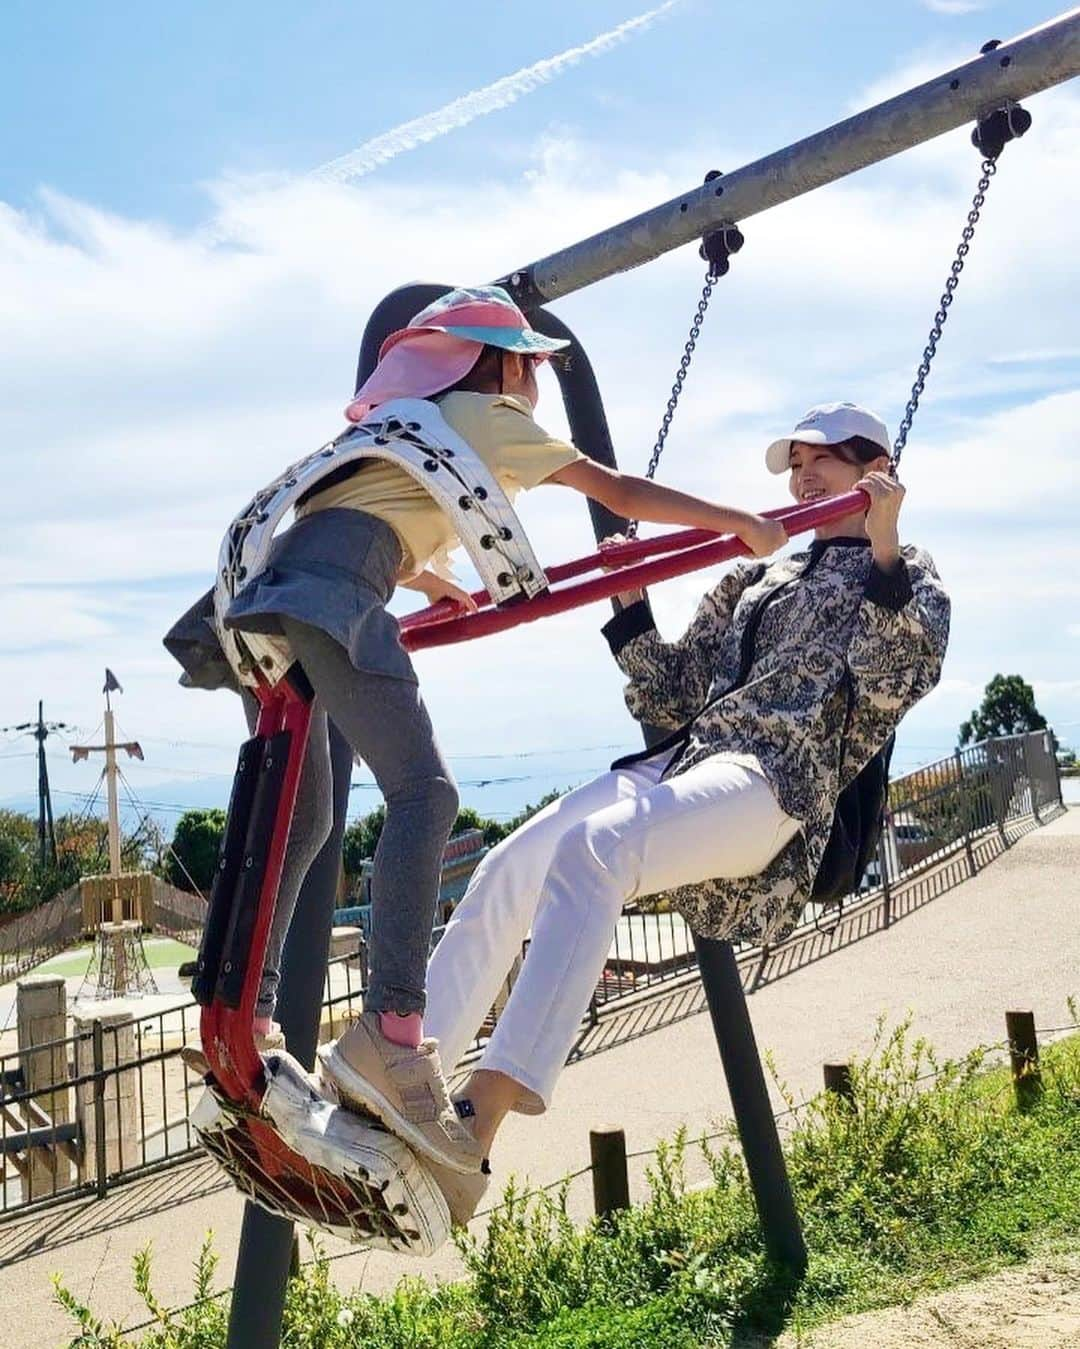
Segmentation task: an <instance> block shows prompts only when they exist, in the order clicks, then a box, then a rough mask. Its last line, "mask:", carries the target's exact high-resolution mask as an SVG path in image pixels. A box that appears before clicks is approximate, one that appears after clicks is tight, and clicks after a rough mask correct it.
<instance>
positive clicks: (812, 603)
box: [427, 403, 949, 1222]
mask: <svg viewBox="0 0 1080 1349" xmlns="http://www.w3.org/2000/svg"><path fill="white" fill-rule="evenodd" d="M888 455H889V438H888V434H887V432H886V429H885V426H884V424H883V423H882V422H881V421H880V420H879V419H878V418H877V417H875V416H874V415H873V414H872V413H870V412H867V411H865V410H864V409H862V408H858V407H856V406H854V405H853V404H850V403H839V404H830V405H827V406H823V407H818V408H814V409H812V410H811V411H810V412H809V413H808V414H807V415H806V417H804V418H803V419H802V421H800V422H799V424H798V425H797V426H796V428H795V430H794V431H793V432H792V434H791V435H790V436H786V437H784V438H782V439H780V440H776V441H774V442H773V443H772V444H771V445H770V446H769V448H768V450H767V452H766V463H767V466H768V467H769V469H770V470H771V471H772V472H773V473H782V472H788V473H789V485H790V490H791V493H792V495H793V496H794V497H795V499H796V500H797V501H800V502H810V501H815V500H818V499H821V498H825V497H830V496H836V495H838V494H841V493H844V492H847V491H850V490H851V489H852V488H853V487H855V486H856V485H858V486H859V487H860V488H862V489H863V491H864V492H865V493H866V495H867V497H868V499H869V509H868V510H867V511H866V514H865V516H864V515H861V514H859V515H854V516H851V517H850V518H847V519H844V520H842V521H840V522H839V523H836V524H832V525H826V526H823V527H822V528H821V529H819V530H818V531H817V535H816V537H815V539H814V541H813V543H812V544H811V545H810V547H809V549H808V550H806V551H805V552H801V553H796V554H794V555H793V556H789V557H785V558H781V559H779V560H777V561H774V562H772V563H770V564H769V565H768V566H765V567H762V566H760V565H759V566H753V565H747V564H743V565H740V566H737V567H735V568H734V569H733V570H732V571H730V572H729V573H728V574H727V575H726V576H725V577H724V578H723V580H722V581H721V582H720V584H719V585H717V586H716V587H715V588H714V589H713V590H711V591H710V592H709V593H708V594H706V596H705V597H704V599H703V600H702V601H701V603H700V605H699V607H698V610H697V613H696V614H695V616H694V618H693V620H692V621H691V624H690V626H689V628H688V629H687V631H686V633H685V634H684V636H683V637H682V638H681V639H680V640H679V641H677V642H673V643H667V642H664V641H663V639H662V638H661V637H660V636H659V634H658V633H657V631H656V628H655V625H654V623H653V620H652V616H651V613H650V611H649V607H648V603H647V601H646V600H645V597H644V595H643V594H642V593H641V592H635V593H631V594H626V595H623V596H621V597H620V599H621V601H622V604H623V607H622V608H621V611H620V612H619V613H617V614H616V616H615V617H614V618H613V619H612V620H611V621H610V622H609V623H608V624H607V625H606V626H605V629H604V631H605V635H606V636H607V639H608V642H609V643H610V645H611V649H612V651H613V653H614V655H615V658H616V660H617V661H618V663H619V665H620V667H621V669H622V670H623V672H624V673H625V674H626V675H627V677H628V680H629V682H628V684H627V686H626V701H627V706H628V707H629V709H630V712H631V713H632V714H633V716H634V717H636V718H637V719H638V720H639V721H642V722H645V723H648V724H651V725H653V726H659V727H664V728H668V729H670V730H671V731H672V734H671V735H669V737H668V738H667V740H666V741H664V742H663V743H662V744H661V745H660V746H654V748H653V749H651V750H649V751H645V752H643V753H640V754H637V755H632V756H630V757H628V758H626V759H623V760H620V761H619V762H618V763H616V764H615V765H613V767H612V769H611V771H610V772H608V773H606V774H604V775H603V776H601V777H599V778H597V779H595V780H594V781H592V782H590V783H587V784H585V785H584V786H582V787H579V788H578V789H577V790H576V791H573V792H571V793H570V794H569V795H567V796H565V797H563V798H562V799H561V800H559V801H557V802H554V803H552V804H551V805H550V806H548V807H547V808H546V809H545V810H543V811H541V812H540V813H539V814H537V815H536V816H534V817H533V818H532V819H531V820H529V821H528V822H527V823H526V824H524V825H523V826H522V827H521V829H519V830H517V831H516V832H515V833H514V834H513V835H512V836H511V837H510V838H508V839H506V840H505V841H504V842H503V843H501V844H500V845H499V846H498V847H497V848H495V849H493V850H492V852H490V853H489V854H488V855H487V857H485V859H484V860H483V862H482V863H481V864H480V866H479V867H478V868H477V871H476V873H475V874H474V876H473V878H472V882H471V884H470V886H469V889H468V891H467V892H466V895H465V897H464V898H463V899H462V901H461V903H460V904H459V905H458V907H457V909H456V910H455V912H454V915H453V917H452V919H451V921H450V922H449V924H448V925H447V928H446V931H445V933H444V934H443V937H442V939H441V941H440V942H439V945H438V946H437V947H436V949H435V952H434V955H433V956H432V959H431V963H430V966H429V969H428V999H429V1001H428V1013H427V1025H428V1029H429V1031H430V1033H431V1034H432V1035H433V1036H436V1037H437V1038H438V1040H439V1042H440V1046H441V1050H442V1054H443V1058H444V1061H445V1062H447V1063H451V1064H452V1063H455V1062H457V1061H458V1059H459V1058H460V1057H461V1054H462V1053H463V1052H464V1050H465V1049H466V1047H467V1045H468V1043H469V1041H470V1039H471V1037H472V1036H473V1035H474V1034H475V1033H476V1029H477V1027H478V1026H479V1024H480V1023H481V1021H482V1020H483V1018H484V1016H485V1015H486V1013H487V1011H488V1009H489V1008H490V1006H491V1005H492V1003H493V1002H494V1000H495V997H496V995H497V993H498V991H499V989H500V986H501V985H502V983H503V981H504V980H505V978H506V976H507V972H508V971H509V969H510V967H511V965H512V963H513V962H514V960H515V959H516V958H517V957H518V956H519V955H520V953H521V948H522V943H523V941H524V939H525V938H526V936H527V935H528V933H529V930H530V928H531V931H532V939H531V942H530V944H529V948H528V953H527V955H526V957H525V961H524V964H523V966H522V969H521V973H520V974H519V976H518V978H517V981H516V983H515V984H514V988H513V991H512V993H511V995H510V998H509V1001H508V1002H507V1004H506V1006H505V1007H504V1008H503V1010H502V1012H501V1014H500V1016H499V1020H498V1023H497V1025H496V1027H495V1031H494V1033H493V1035H492V1037H491V1039H490V1040H489V1042H488V1045H487V1048H486V1050H485V1053H484V1056H483V1058H482V1060H481V1062H480V1066H479V1068H478V1069H477V1070H476V1071H475V1072H473V1074H472V1075H471V1077H470V1078H469V1080H468V1082H467V1083H466V1084H465V1086H464V1088H463V1089H462V1091H461V1093H460V1094H459V1096H458V1099H457V1101H456V1107H457V1109H458V1113H459V1114H460V1115H461V1116H462V1118H463V1119H464V1120H465V1121H466V1123H467V1126H468V1127H469V1129H470V1131H471V1132H472V1133H473V1135H474V1136H475V1138H476V1140H477V1143H478V1145H479V1147H480V1149H481V1150H482V1151H483V1152H484V1154H485V1156H486V1155H487V1153H488V1152H489V1151H490V1148H491V1144H492V1142H493V1140H494V1138H495V1135H496V1133H497V1132H498V1129H499V1126H500V1125H501V1123H502V1120H503V1118H504V1117H505V1115H506V1114H507V1113H508V1112H509V1111H510V1110H517V1111H520V1112H522V1113H525V1114H539V1113H541V1112H542V1111H544V1110H545V1109H546V1108H547V1106H548V1104H549V1102H550V1099H551V1093H552V1089H553V1087H554V1084H555V1080H556V1078H557V1077H558V1074H559V1072H560V1071H561V1069H562V1066H563V1064H564V1062H565V1060H566V1055H567V1052H568V1050H569V1048H570V1045H571V1043H572V1040H573V1037H574V1035H575V1033H576V1031H577V1028H578V1026H579V1024H580V1021H581V1017H582V1015H583V1014H584V1012H585V1009H586V1007H587V1005H588V1001H589V998H590V996H591V994H592V991H593V989H594V988H595V987H596V983H597V980H598V979H599V977H600V974H601V972H602V970H603V966H604V963H605V961H606V959H607V954H608V950H609V947H610V942H611V938H612V932H613V929H614V927H615V924H616V922H617V920H618V917H619V914H620V912H621V911H622V907H623V905H624V904H625V903H626V902H627V901H629V900H634V899H641V898H644V897H645V896H646V895H650V894H655V893H657V892H660V891H667V892H671V893H672V894H673V896H674V899H675V901H676V903H677V904H678V906H679V908H680V910H681V911H682V913H683V914H684V915H685V916H686V918H687V920H688V921H689V923H690V925H691V926H692V927H693V929H694V930H695V931H696V932H698V933H700V934H701V935H704V936H711V937H723V938H729V939H749V940H754V941H770V942H775V941H778V940H780V939H781V938H782V937H784V936H785V935H786V934H787V933H788V932H789V931H790V930H791V929H792V928H793V927H794V925H795V923H796V922H797V920H798V918H799V915H800V913H801V911H802V909H803V906H804V905H805V903H806V901H807V899H808V898H809V895H810V891H811V887H812V885H813V881H814V877H815V874H816V872H817V869H818V865H819V863H820V861H821V858H822V856H823V854H824V851H825V845H826V843H827V841H828V838H829V833H830V829H831V825H832V819H833V812H834V807H835V803H836V800H837V797H838V795H839V793H840V790H841V788H842V787H843V786H844V785H845V784H846V783H847V782H849V781H850V780H851V779H852V778H853V777H854V776H855V775H856V774H857V773H858V772H859V770H860V769H861V768H862V767H863V765H864V764H865V763H866V762H867V761H868V760H869V759H870V758H871V757H872V756H873V755H874V754H875V753H876V752H877V750H878V749H880V748H881V746H882V745H883V744H884V743H885V741H886V740H887V739H888V737H889V735H890V734H891V733H892V731H893V729H894V728H895V726H896V724H897V723H898V721H899V720H900V718H901V717H902V716H903V715H904V713H905V712H906V711H907V710H908V709H909V708H910V707H911V706H912V705H913V704H914V703H915V702H917V701H918V700H919V699H920V698H921V697H923V696H924V695H925V694H926V693H927V692H929V690H930V689H931V688H932V687H933V686H934V684H935V683H936V682H937V680H938V677H939V675H940V671H941V663H942V659H943V657H944V654H945V647H946V642H947V638H948V625H949V601H948V597H947V596H946V594H945V592H944V590H943V588H942V586H941V583H940V581H939V579H938V577H937V573H936V572H935V570H934V566H933V562H932V561H931V559H930V557H929V556H928V554H926V553H925V552H922V551H921V550H919V549H917V548H912V547H906V546H905V547H901V545H900V542H899V535H898V527H897V520H898V515H899V511H900V506H901V503H902V502H903V499H904V489H903V487H901V485H900V484H899V483H898V482H896V481H895V480H894V479H893V478H892V477H891V476H890V472H889V457H888ZM443 1179H445V1178H443ZM485 1184H486V1177H485V1176H474V1177H462V1178H457V1179H452V1180H451V1183H449V1184H445V1183H444V1185H443V1188H444V1191H445V1192H446V1195H447V1199H448V1201H449V1202H450V1207H451V1212H452V1214H453V1216H454V1217H455V1219H456V1220H457V1221H459V1222H464V1221H466V1220H467V1218H468V1217H469V1216H470V1215H471V1213H472V1211H473V1210H474V1209H475V1207H476V1203H477V1202H478V1201H479V1198H480V1195H481V1194H482V1192H483V1188H484V1185H485Z"/></svg>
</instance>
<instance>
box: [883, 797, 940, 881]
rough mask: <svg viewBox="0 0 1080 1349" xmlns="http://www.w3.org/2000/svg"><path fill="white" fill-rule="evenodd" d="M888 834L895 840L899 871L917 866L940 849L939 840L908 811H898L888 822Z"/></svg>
mask: <svg viewBox="0 0 1080 1349" xmlns="http://www.w3.org/2000/svg"><path fill="white" fill-rule="evenodd" d="M889 832H890V834H891V835H892V837H893V838H894V839H895V844H894V847H895V849H896V858H897V861H898V863H899V865H900V870H901V871H906V870H907V869H908V867H913V866H917V865H918V864H919V863H920V862H921V861H922V860H923V858H925V857H929V856H930V854H931V853H932V852H937V850H938V849H939V848H940V847H941V840H940V839H938V838H937V837H936V836H935V835H934V833H933V831H932V830H931V829H930V828H929V827H928V826H927V825H926V824H924V823H923V821H922V820H920V819H919V818H918V816H917V815H913V814H912V813H911V811H909V810H898V811H897V812H896V814H895V815H894V816H893V817H892V819H891V820H890V829H889Z"/></svg>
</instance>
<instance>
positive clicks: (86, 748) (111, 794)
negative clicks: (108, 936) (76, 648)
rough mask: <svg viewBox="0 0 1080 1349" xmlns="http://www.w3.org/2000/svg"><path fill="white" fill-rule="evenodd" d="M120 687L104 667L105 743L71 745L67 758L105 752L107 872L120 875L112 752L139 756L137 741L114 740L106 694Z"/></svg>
mask: <svg viewBox="0 0 1080 1349" xmlns="http://www.w3.org/2000/svg"><path fill="white" fill-rule="evenodd" d="M123 691H124V690H123V687H122V685H121V683H120V681H119V679H117V677H116V676H115V675H114V674H113V672H112V671H111V670H110V669H108V668H106V670H105V687H104V688H103V689H102V692H103V693H104V694H105V743H104V744H103V745H72V746H71V757H72V760H73V762H75V763H78V762H79V761H80V760H81V759H89V757H90V755H91V754H104V755H105V786H106V790H107V793H108V801H109V875H110V876H119V875H120V804H119V798H118V795H117V788H116V777H117V769H116V751H117V750H118V749H122V750H124V751H125V753H126V754H127V756H128V758H131V759H142V757H143V752H142V746H141V745H140V744H139V742H138V741H137V740H126V741H120V742H118V741H117V739H116V720H115V717H114V714H113V710H112V699H111V698H110V696H109V695H110V694H113V693H123ZM119 905H120V901H119V897H117V899H116V900H115V901H114V908H115V909H116V910H119ZM120 917H121V915H120V913H119V912H118V911H117V912H115V913H114V918H113V921H114V922H119V921H120Z"/></svg>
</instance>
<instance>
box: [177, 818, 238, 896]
mask: <svg viewBox="0 0 1080 1349" xmlns="http://www.w3.org/2000/svg"><path fill="white" fill-rule="evenodd" d="M224 837H225V812H224V811H223V810H221V809H219V808H218V807H216V806H215V807H214V808H212V809H210V810H185V811H184V813H183V815H181V816H180V818H179V819H178V820H177V822H176V832H175V833H174V834H173V841H172V849H171V851H170V853H169V859H168V861H167V862H166V864H165V879H166V880H167V881H168V882H169V883H170V885H175V886H176V888H177V889H178V890H189V891H190V890H193V889H198V890H199V891H200V892H201V893H202V894H204V895H208V894H209V892H210V887H211V886H212V885H213V883H214V872H215V871H216V869H217V860H218V853H219V852H220V850H221V841H222V839H223V838H224Z"/></svg>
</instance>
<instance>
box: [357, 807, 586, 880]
mask: <svg viewBox="0 0 1080 1349" xmlns="http://www.w3.org/2000/svg"><path fill="white" fill-rule="evenodd" d="M565 790H567V789H565V788H564V789H563V791H565ZM563 791H555V792H548V793H547V795H546V796H543V797H541V798H540V800H539V801H537V802H536V804H535V805H529V806H526V807H525V809H524V810H522V811H521V812H519V814H517V815H515V816H514V817H513V819H510V820H492V819H489V818H488V817H487V816H484V815H481V814H480V813H479V811H477V810H475V809H474V808H473V807H472V806H462V808H461V809H460V810H459V811H458V816H457V819H456V820H455V821H454V827H453V829H452V830H451V831H450V837H451V838H457V836H458V835H459V834H464V833H465V832H466V830H468V829H479V830H481V831H482V832H483V835H484V842H485V843H486V844H487V845H488V847H489V848H490V847H494V845H495V844H496V843H500V842H501V841H502V840H503V839H504V838H506V836H507V835H508V834H512V833H513V832H514V830H515V829H517V828H518V827H519V825H522V824H524V823H525V821H526V820H527V819H529V817H530V816H532V815H535V814H536V812H537V811H538V810H543V808H544V807H545V806H546V805H548V803H549V802H551V801H557V800H558V799H559V797H560V796H562V795H563ZM385 823H386V807H385V806H384V805H379V806H376V807H375V809H374V810H373V811H371V812H370V813H369V814H367V815H361V816H360V817H359V819H356V820H353V822H352V824H350V825H349V827H348V828H347V829H346V830H345V837H344V840H343V850H344V861H345V874H346V876H359V874H360V868H361V866H362V865H363V863H364V862H366V861H368V860H369V859H370V858H372V857H374V856H375V849H376V848H377V847H378V844H379V837H380V835H381V834H382V831H383V825H384V824H385Z"/></svg>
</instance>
